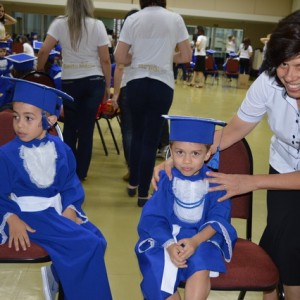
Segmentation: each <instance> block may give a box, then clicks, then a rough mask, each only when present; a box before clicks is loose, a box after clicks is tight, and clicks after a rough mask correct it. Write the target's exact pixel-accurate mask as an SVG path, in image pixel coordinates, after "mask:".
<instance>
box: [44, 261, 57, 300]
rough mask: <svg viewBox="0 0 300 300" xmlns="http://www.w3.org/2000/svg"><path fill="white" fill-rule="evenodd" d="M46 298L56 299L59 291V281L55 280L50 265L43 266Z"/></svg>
mask: <svg viewBox="0 0 300 300" xmlns="http://www.w3.org/2000/svg"><path fill="white" fill-rule="evenodd" d="M41 273H42V281H43V291H44V296H45V300H55V297H56V294H57V293H58V283H57V282H56V281H55V279H54V276H53V274H52V271H51V267H50V266H45V267H42V268H41Z"/></svg>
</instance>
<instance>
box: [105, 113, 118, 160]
mask: <svg viewBox="0 0 300 300" xmlns="http://www.w3.org/2000/svg"><path fill="white" fill-rule="evenodd" d="M106 121H107V125H108V128H109V131H110V133H111V136H112V139H113V141H114V144H115V148H116V150H117V153H118V155H119V154H120V150H119V147H118V143H117V140H116V137H115V135H114V132H113V129H112V127H111V124H110V120H109V119H106Z"/></svg>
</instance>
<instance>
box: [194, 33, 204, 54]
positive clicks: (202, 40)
mask: <svg viewBox="0 0 300 300" xmlns="http://www.w3.org/2000/svg"><path fill="white" fill-rule="evenodd" d="M197 43H200V50H198V47H197ZM206 44H207V37H206V36H205V35H199V36H198V37H197V41H196V48H195V53H194V54H195V55H200V56H206Z"/></svg>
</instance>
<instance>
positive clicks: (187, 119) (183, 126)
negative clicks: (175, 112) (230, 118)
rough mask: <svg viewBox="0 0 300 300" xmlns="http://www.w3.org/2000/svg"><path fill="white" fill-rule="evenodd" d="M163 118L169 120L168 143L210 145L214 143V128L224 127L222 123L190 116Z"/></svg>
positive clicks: (165, 116)
mask: <svg viewBox="0 0 300 300" xmlns="http://www.w3.org/2000/svg"><path fill="white" fill-rule="evenodd" d="M163 117H164V118H166V119H169V120H170V141H181V142H190V143H200V144H207V145H211V144H213V141H214V134H215V126H216V125H220V126H225V125H226V123H225V122H223V121H219V120H214V119H205V118H197V117H191V116H168V115H163Z"/></svg>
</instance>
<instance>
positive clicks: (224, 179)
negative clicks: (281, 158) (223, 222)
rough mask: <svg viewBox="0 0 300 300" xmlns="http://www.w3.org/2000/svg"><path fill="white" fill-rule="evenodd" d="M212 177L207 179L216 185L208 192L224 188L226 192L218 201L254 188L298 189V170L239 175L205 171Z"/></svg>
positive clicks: (299, 180)
mask: <svg viewBox="0 0 300 300" xmlns="http://www.w3.org/2000/svg"><path fill="white" fill-rule="evenodd" d="M207 175H209V176H212V177H213V178H208V179H207V180H208V181H209V182H211V183H217V184H219V185H218V186H215V187H211V188H209V192H214V191H220V190H226V194H225V195H224V196H223V197H221V198H219V199H218V201H219V202H220V201H223V200H226V199H229V198H231V197H233V196H235V195H242V194H245V193H248V192H252V191H256V190H266V189H268V190H299V189H300V172H299V171H297V172H291V173H285V174H271V175H269V174H260V175H241V174H223V173H217V172H207Z"/></svg>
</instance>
